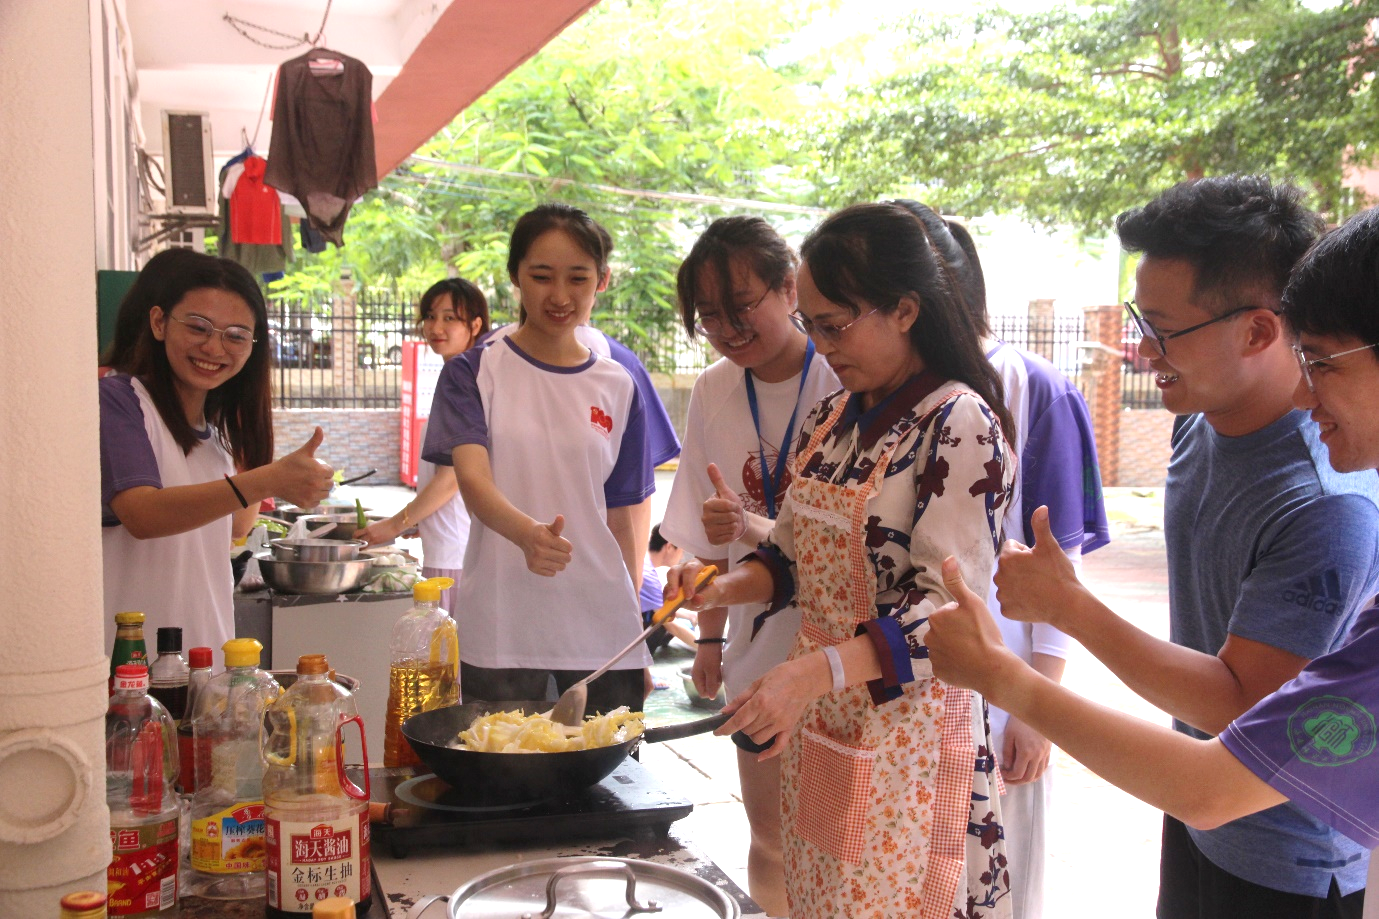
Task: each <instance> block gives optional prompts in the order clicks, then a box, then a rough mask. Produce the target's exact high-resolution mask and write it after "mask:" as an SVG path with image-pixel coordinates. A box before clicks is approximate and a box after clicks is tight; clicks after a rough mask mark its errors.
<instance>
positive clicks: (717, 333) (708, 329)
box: [694, 287, 771, 338]
mask: <svg viewBox="0 0 1379 919" xmlns="http://www.w3.org/2000/svg"><path fill="white" fill-rule="evenodd" d="M770 295H771V288H769V287H768V288H766V292H765V293H763V294H762V295H761V296H760V297H757V299H756V302H755V303H753V304H752V305H751V306H743V307H739V308H738V309H737V310H736V311H735V312H734V314H733V315H732V316H726V315H724V314H723V313H714V314H713V315H710V316H705V315H704V314H702V313H700V312H699V306H698V304H696V305H695V307H694V311H695V312H696V313H698V314H699V321H698V322H696V323H695V324H694V331H696V332H698V333H699V334H700V335H705V336H707V337H709V338H722V337H723V335H724V334H725V333H726V332H728V331H734V332H740V331H742V330H743V329H744V328H745V327H746V326H748V325H750V324H751V317H752V314H753V313H755V312H756V311H757V307H759V306H761V305H762V304H763V303H765V302H766V298H767V297H768V296H770Z"/></svg>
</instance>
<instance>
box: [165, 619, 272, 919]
mask: <svg viewBox="0 0 1379 919" xmlns="http://www.w3.org/2000/svg"><path fill="white" fill-rule="evenodd" d="M262 650H263V645H261V644H259V643H258V641H256V640H255V639H252V638H235V639H231V640H230V641H227V642H226V643H225V670H224V672H222V673H218V674H216V675H215V676H214V677H212V678H211V679H210V680H209V681H208V682H207V683H206V685H205V686H204V687H202V689H201V690H200V691H199V692H198V693H197V698H196V711H195V713H194V714H193V715H192V733H193V735H194V741H193V744H192V747H193V752H194V758H195V760H196V793H195V795H193V797H192V803H191V853H190V868H189V870H188V872H187V883H186V886H185V888H184V890H185V892H186V893H187V894H190V895H195V896H198V897H208V898H211V899H217V900H238V899H249V898H258V897H262V896H263V865H264V855H265V852H266V847H265V843H264V826H263V762H262V760H261V759H260V757H259V730H260V724H261V722H262V720H263V713H264V711H265V710H266V709H267V708H268V706H269V705H270V704H271V703H272V702H273V700H274V699H276V698H278V696H279V695H280V694H281V693H282V687H281V686H279V685H278V681H277V680H275V679H273V677H272V675H270V674H269V673H268V672H267V671H265V670H262V669H260V668H259V653H260V652H261V651H262Z"/></svg>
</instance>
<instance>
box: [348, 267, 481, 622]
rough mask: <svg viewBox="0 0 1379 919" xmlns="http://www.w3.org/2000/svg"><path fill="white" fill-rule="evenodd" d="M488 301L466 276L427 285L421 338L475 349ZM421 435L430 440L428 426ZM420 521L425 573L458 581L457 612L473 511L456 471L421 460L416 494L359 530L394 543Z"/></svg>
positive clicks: (448, 354)
mask: <svg viewBox="0 0 1379 919" xmlns="http://www.w3.org/2000/svg"><path fill="white" fill-rule="evenodd" d="M488 323H489V319H488V300H487V299H485V298H484V293H483V291H481V290H479V288H477V287H475V286H474V285H473V284H471V283H469V282H468V281H466V280H465V279H464V278H446V279H445V280H444V281H437V282H436V283H435V284H432V285H431V286H430V287H429V288H427V291H426V293H424V294H422V295H421V301H420V302H419V303H418V304H417V327H418V328H419V329H420V331H421V336H422V338H424V339H426V344H428V345H429V346H430V347H431V350H432V351H434V352H435V353H436V354H437V355H439V356H440V357H441V359H442V360H446V361H448V360H450V359H451V358H452V357H455V356H456V355H459V354H463V353H464V352H465V351H468V350H469V349H470V348H472V347H473V346H474V345H475V344H476V343H477V342H478V340H479V338H480V337H482V336H483V335H484V334H486V333H487V332H488ZM421 439H422V441H423V442H425V440H426V427H425V425H423V427H422V431H421ZM413 526H415V527H416V528H417V529H418V530H419V531H420V532H421V573H422V574H423V575H424V576H426V577H428V578H450V579H451V580H453V581H454V582H455V586H454V587H451V588H450V589H449V590H447V591H445V597H444V599H443V600H442V601H441V607H442V608H443V609H445V610H446V612H448V613H450V614H451V615H456V610H457V607H456V606H455V604H456V602H457V601H458V600H459V590H460V579H461V575H462V574H463V569H464V550H465V546H466V545H467V544H468V543H469V511H468V510H466V509H465V506H464V499H463V498H461V497H460V486H459V484H458V483H457V482H456V481H455V476H454V475H451V474H450V473H448V472H446V473H444V474H442V475H437V474H436V464H435V463H429V462H427V461H426V460H424V459H423V460H420V461H418V463H417V496H416V497H415V498H413V499H412V500H411V501H409V502H408V503H407V506H406V507H404V508H403V509H402V510H400V511H398V512H397V513H396V514H394V515H393V516H391V517H389V518H388V519H387V520H380V521H378V522H377V523H373V524H370V525H369V526H367V527H365V528H364V529H362V530H359V531H358V532H357V533H355V538H357V539H362V540H364V541H365V542H366V543H368V544H369V545H374V544H376V543H386V542H390V541H392V540H394V539H396V538H397V537H399V536H401V535H402V534H403V532H405V531H407V530H409V529H411V528H412V527H413Z"/></svg>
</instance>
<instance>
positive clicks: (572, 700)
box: [547, 565, 718, 727]
mask: <svg viewBox="0 0 1379 919" xmlns="http://www.w3.org/2000/svg"><path fill="white" fill-rule="evenodd" d="M716 577H718V569H717V568H716V567H714V566H713V565H709V566H707V567H705V568H704V569H703V570H702V571H700V572H699V577H698V578H696V579H695V581H694V590H695V592H696V593H698V592H699V591H700V590H702V589H703V588H705V587H708V586H709V584H710V583H711V582H712V581H713V579H714V578H716ZM684 605H685V593H684V591H681V592H680V593H678V594H676V595H675V596H674V597H671V598H670V599H669V600H667V601H666V602H665V603H664V604H662V606H661V608H660V609H658V610H657V611H656V613H655V614H654V615H653V616H652V617H651V625H649V626H647V627H646V631H645V632H643V633H642V634H640V635H638V636H637V637H636V638H635V639H633V641H632V643H631V644H630V645H628V646H627V647H626V648H623V649H622V650H621V651H619V652H618V653H617V654H616V655H615V656H614V657H613V659H612V660H610V661H609V662H608V663H606V664H604V665H603V666H602V667H600V668H599V669H597V670H595V671H594V672H593V673H591V674H589V675H588V676H587V677H585V678H584V679H582V680H580V681H579V682H578V683H575V684H574V685H573V686H571V687H570V688H569V689H567V690H565V691H564V692H562V693H561V694H560V698H559V699H558V700H556V703H555V708H553V709H551V710H550V712H548V713H547V715H548V717H549V718H550V719H551V720H552V721H554V722H555V723H556V724H565V725H569V726H570V727H579V725H581V724H583V723H584V709H585V706H587V705H588V704H589V684H590V683H591V682H593V681H594V680H597V679H598V678H599V677H601V676H603V675H604V674H605V673H607V672H608V671H609V670H610V669H611V668H612V666H613V665H614V664H616V663H617V662H618V661H620V660H622V659H623V658H624V657H627V655H629V654H631V653H632V651H633V650H634V649H635V648H636V647H637V646H638V645H640V644H641V643H642V642H644V641H646V639H647V636H648V635H650V634H651V633H652V632H654V631H656V630H657V629H659V628H660V627H661V626H663V625H665V624H666V623H667V622H669V621H670V620H671V618H672V617H673V616H674V615H675V612H676V610H678V609H679V608H680V607H682V606H684Z"/></svg>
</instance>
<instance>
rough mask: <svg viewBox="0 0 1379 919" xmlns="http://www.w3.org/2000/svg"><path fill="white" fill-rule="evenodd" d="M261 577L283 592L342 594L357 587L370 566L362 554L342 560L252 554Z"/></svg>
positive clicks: (368, 571) (366, 575)
mask: <svg viewBox="0 0 1379 919" xmlns="http://www.w3.org/2000/svg"><path fill="white" fill-rule="evenodd" d="M255 558H256V559H258V563H259V571H260V572H262V573H263V581H264V583H265V584H267V585H268V586H269V587H271V588H273V589H274V590H276V591H280V592H282V593H287V594H342V593H348V592H349V591H351V590H358V589H359V587H360V585H362V584H363V583H364V581H365V580H367V579H368V576H369V575H370V574H371V573H372V571H373V569H374V565H373V562H371V561H370V560H369V559H366V558H360V559H354V560H352V561H345V562H285V561H283V560H281V559H276V558H274V557H273V556H272V555H271V554H270V553H262V554H260V555H256V556H255Z"/></svg>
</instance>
